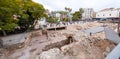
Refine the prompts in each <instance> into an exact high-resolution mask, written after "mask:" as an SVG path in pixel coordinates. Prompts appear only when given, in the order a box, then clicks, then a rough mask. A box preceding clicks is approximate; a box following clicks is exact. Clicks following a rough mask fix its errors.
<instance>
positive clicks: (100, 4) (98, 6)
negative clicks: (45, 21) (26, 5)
mask: <svg viewBox="0 0 120 59" xmlns="http://www.w3.org/2000/svg"><path fill="white" fill-rule="evenodd" d="M33 1H35V2H37V3H40V4H42V5H43V6H44V7H45V9H49V10H51V11H59V10H64V8H65V7H69V8H72V11H77V10H79V8H93V9H94V11H100V10H102V9H105V8H120V0H33Z"/></svg>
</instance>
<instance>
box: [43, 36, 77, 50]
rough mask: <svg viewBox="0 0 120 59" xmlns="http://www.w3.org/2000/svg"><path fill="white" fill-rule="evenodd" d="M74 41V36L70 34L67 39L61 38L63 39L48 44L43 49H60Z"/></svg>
mask: <svg viewBox="0 0 120 59" xmlns="http://www.w3.org/2000/svg"><path fill="white" fill-rule="evenodd" d="M73 42H75V40H74V39H73V37H72V36H69V37H68V38H67V39H66V40H61V41H58V42H55V43H51V44H49V45H46V46H45V48H44V49H42V51H47V50H49V49H53V48H59V49H60V48H61V47H62V46H65V45H69V44H71V43H73Z"/></svg>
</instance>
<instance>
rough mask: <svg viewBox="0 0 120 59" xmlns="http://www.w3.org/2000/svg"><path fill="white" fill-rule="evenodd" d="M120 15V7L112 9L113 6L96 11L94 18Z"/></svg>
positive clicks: (117, 16)
mask: <svg viewBox="0 0 120 59" xmlns="http://www.w3.org/2000/svg"><path fill="white" fill-rule="evenodd" d="M119 17H120V8H117V9H114V8H107V9H103V10H101V11H99V12H97V13H96V18H99V19H106V18H109V19H114V18H119Z"/></svg>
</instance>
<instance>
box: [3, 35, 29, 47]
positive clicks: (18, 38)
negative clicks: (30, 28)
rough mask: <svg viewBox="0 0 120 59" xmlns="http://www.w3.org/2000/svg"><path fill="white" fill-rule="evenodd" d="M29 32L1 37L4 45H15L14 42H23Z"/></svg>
mask: <svg viewBox="0 0 120 59" xmlns="http://www.w3.org/2000/svg"><path fill="white" fill-rule="evenodd" d="M27 35H28V33H22V34H16V35H11V36H6V37H1V39H2V41H3V45H14V44H19V43H23V42H24V41H25V40H26V39H25V38H26V37H27Z"/></svg>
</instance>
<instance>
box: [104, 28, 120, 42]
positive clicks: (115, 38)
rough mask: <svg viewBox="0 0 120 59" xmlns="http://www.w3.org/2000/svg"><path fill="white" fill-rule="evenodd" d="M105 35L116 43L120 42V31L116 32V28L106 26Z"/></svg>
mask: <svg viewBox="0 0 120 59" xmlns="http://www.w3.org/2000/svg"><path fill="white" fill-rule="evenodd" d="M105 35H106V38H107V39H108V40H110V41H112V42H114V43H116V44H118V43H119V42H120V37H119V36H118V33H116V32H115V31H114V30H112V29H110V28H105Z"/></svg>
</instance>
